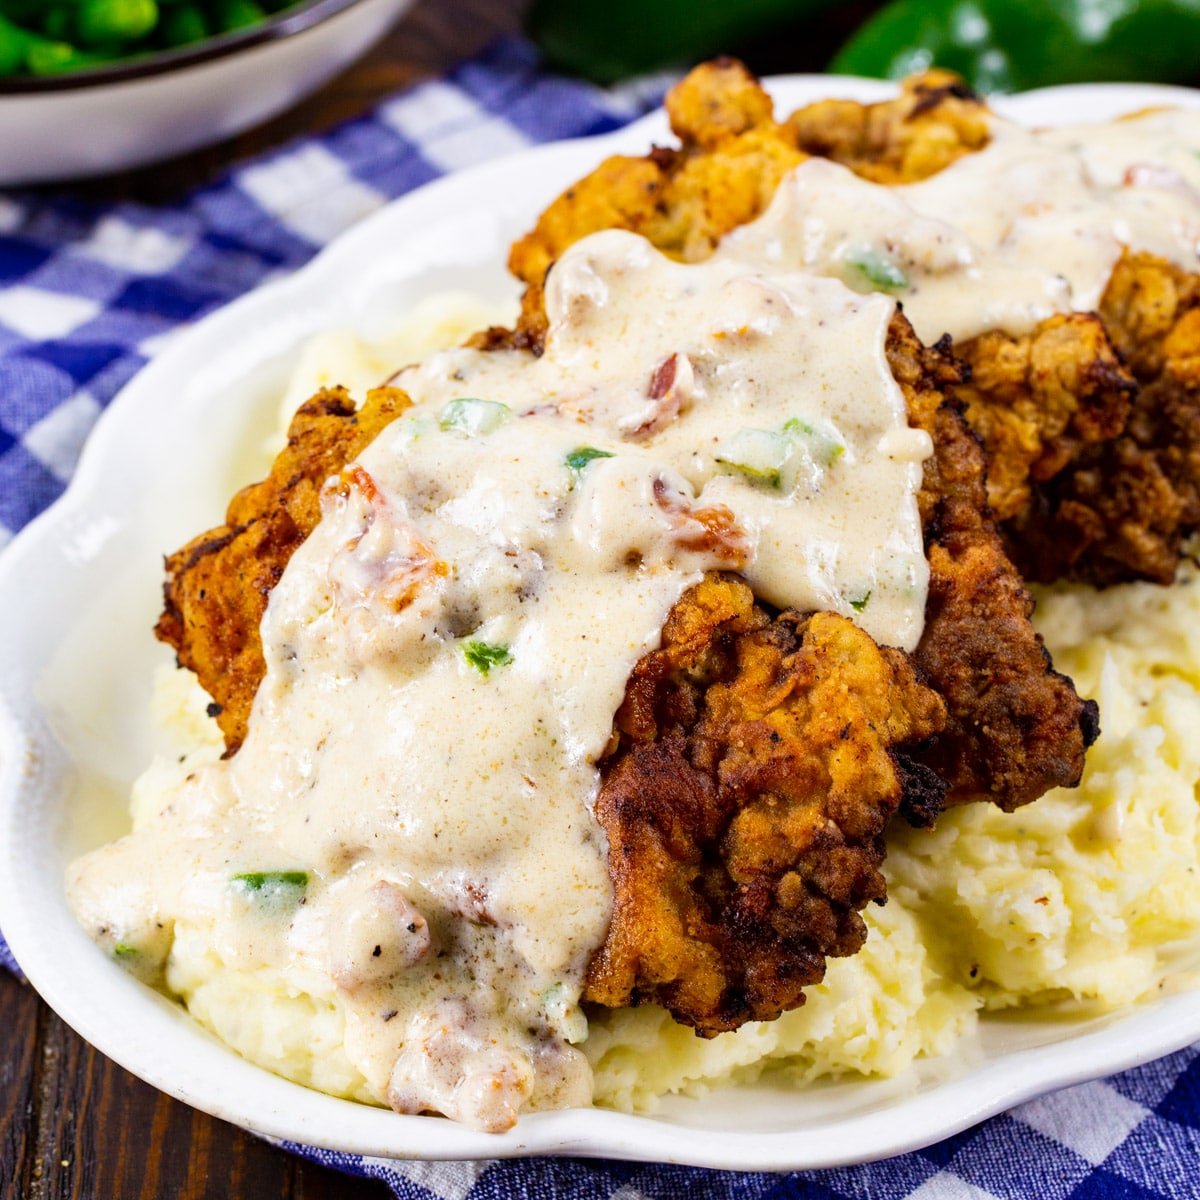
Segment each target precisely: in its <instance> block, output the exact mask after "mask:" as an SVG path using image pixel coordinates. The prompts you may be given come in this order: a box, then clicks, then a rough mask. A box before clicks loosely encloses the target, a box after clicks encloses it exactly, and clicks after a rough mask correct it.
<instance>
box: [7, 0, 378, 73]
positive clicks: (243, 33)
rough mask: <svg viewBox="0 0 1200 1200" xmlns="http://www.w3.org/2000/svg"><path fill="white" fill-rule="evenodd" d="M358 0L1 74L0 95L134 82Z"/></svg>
mask: <svg viewBox="0 0 1200 1200" xmlns="http://www.w3.org/2000/svg"><path fill="white" fill-rule="evenodd" d="M359 3H361V0H300V3H298V4H295V5H293V6H292V7H291V8H287V9H284V10H283V11H281V12H277V13H272V14H271V15H269V16H268V17H267V19H266V20H265V21H260V22H259V23H258V24H256V25H251V26H250V27H249V28H247V29H238V30H234V31H233V32H230V33H219V34H216V35H214V36H213V37H207V38H204V39H203V40H202V41H199V42H195V43H193V44H192V45H190V46H181V47H179V48H178V49H175V50H159V51H155V52H154V53H151V54H148V55H146V56H144V57H141V58H132V59H125V60H122V61H120V62H116V63H114V64H112V65H111V66H103V67H93V68H91V69H90V70H84V71H71V72H69V73H67V74H64V75H39V76H14V77H13V78H10V79H0V97H4V96H42V95H49V94H52V93H55V92H72V91H80V90H84V89H87V88H93V87H97V88H98V87H106V86H108V85H110V84H118V83H134V82H136V81H138V80H141V79H149V78H151V77H152V76H155V75H163V74H166V73H167V72H169V71H175V70H183V69H186V68H188V67H196V66H200V65H202V64H204V63H209V62H214V61H216V60H218V59H222V58H228V57H229V56H230V55H232V54H237V53H238V52H240V51H242V50H249V49H251V48H252V47H254V46H264V45H267V44H269V43H271V42H279V41H283V40H284V39H285V38H289V37H294V36H295V35H296V34H299V33H304V32H306V31H307V30H309V29H312V28H314V27H315V26H317V25H320V24H321V23H322V22H324V21H327V20H329V19H331V18H332V17H335V16H337V15H338V14H339V13H342V12H345V11H346V10H347V9H349V8H353V7H354V6H355V5H356V4H359Z"/></svg>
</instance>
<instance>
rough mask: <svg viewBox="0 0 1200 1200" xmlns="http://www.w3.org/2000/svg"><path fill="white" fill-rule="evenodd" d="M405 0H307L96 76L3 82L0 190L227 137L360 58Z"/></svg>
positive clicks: (146, 159) (129, 163)
mask: <svg viewBox="0 0 1200 1200" xmlns="http://www.w3.org/2000/svg"><path fill="white" fill-rule="evenodd" d="M411 5H412V0H309V2H308V3H306V4H301V5H299V6H297V7H296V8H294V9H289V10H287V11H285V12H282V13H279V14H278V15H277V16H275V17H272V18H270V19H269V20H267V21H265V22H264V23H263V24H261V25H258V26H255V27H254V28H251V29H247V30H243V31H241V32H239V33H233V34H228V35H225V36H222V37H215V38H210V39H208V40H207V41H204V42H200V43H198V44H197V45H195V46H192V47H187V48H184V49H180V50H173V51H167V52H164V53H162V54H155V55H153V56H151V57H149V58H145V59H138V60H133V61H130V62H127V63H117V64H114V65H113V66H110V67H103V68H100V69H98V70H93V71H83V72H78V73H75V74H70V75H61V76H52V77H47V78H38V79H32V78H30V79H26V78H18V79H0V185H11V184H19V183H42V182H45V181H47V180H55V179H69V178H76V177H80V176H87V175H104V174H108V173H110V172H112V171H121V170H125V169H126V168H128V167H136V166H141V165H143V164H145V163H152V162H157V161H158V160H160V159H163V158H168V157H170V156H171V155H175V154H183V153H184V152H186V151H188V150H195V149H196V148H197V147H199V146H207V145H209V144H210V143H212V142H219V141H221V140H222V139H223V138H227V137H232V136H233V135H234V134H236V133H240V132H241V131H242V130H243V129H248V128H250V126H252V125H257V124H259V123H260V122H262V121H265V120H267V118H269V117H273V116H275V114H276V113H278V112H281V111H282V110H283V109H285V108H287V107H288V106H289V105H291V104H294V103H295V102H296V101H297V100H299V99H300V98H301V97H302V96H307V95H308V94H309V93H310V92H313V91H315V90H316V89H317V88H318V87H320V86H321V84H323V83H324V82H325V81H326V80H328V79H331V78H332V77H333V76H334V75H336V74H337V72H338V71H340V70H341V69H342V68H343V67H345V66H347V65H348V64H349V63H351V62H353V61H354V60H355V59H356V58H358V57H359V56H360V55H362V54H364V53H365V52H366V51H367V49H368V48H369V47H371V46H372V45H373V44H374V43H375V42H376V41H378V40H379V38H380V37H382V36H383V34H384V33H385V32H386V31H387V29H389V28H390V27H391V25H392V24H394V23H395V21H396V20H398V19H399V17H400V16H401V14H402V13H404V12H405V11H406V10H407V9H408V8H410V7H411Z"/></svg>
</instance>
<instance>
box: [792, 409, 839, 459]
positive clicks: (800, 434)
mask: <svg viewBox="0 0 1200 1200" xmlns="http://www.w3.org/2000/svg"><path fill="white" fill-rule="evenodd" d="M783 432H784V433H786V434H790V435H791V436H792V437H797V438H803V439H804V441H805V442H807V443H808V449H809V452H810V453H811V454H812V456H813V461H814V462H817V463H820V464H821V466H823V467H832V466H833V465H834V463H836V462H837V460H838V459H839V458H841V457H842V455H843V454H845V453H846V447H845V446H843V445H842V443H841V442H839V441H838V439H837V436H836V434H835V433H834V432H833V431H832V430H831V429H829V428H818V427H817V426H816V425H813V424H812V423H811V422H809V421H805V420H804V419H803V418H801V417H793V418H792V419H791V420H790V421H788V423H787V424H786V425H784V427H783Z"/></svg>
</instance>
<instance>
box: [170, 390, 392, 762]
mask: <svg viewBox="0 0 1200 1200" xmlns="http://www.w3.org/2000/svg"><path fill="white" fill-rule="evenodd" d="M408 405H409V400H408V397H407V396H405V395H404V393H403V392H401V391H399V390H398V389H396V388H377V389H375V390H374V391H372V392H370V393H368V395H367V398H366V400H365V401H364V403H363V405H362V407H361V408H356V406H355V404H354V402H353V401H352V400H351V399H350V395H349V393H348V392H346V391H345V389H343V388H332V389H326V390H323V391H321V392H319V393H318V394H317V395H316V396H314V397H313V398H312V399H311V400H309V401H308V402H307V403H306V404H304V405H303V406H302V407H301V408H300V409H299V411H298V412H297V413H296V415H295V417H294V418H293V419H292V423H291V427H290V428H289V430H288V442H287V445H286V447H285V448H284V449H283V450H282V451H281V452H280V453H279V455H278V456H277V457H276V459H275V461H274V463H273V464H272V466H271V470H270V473H269V474H268V476H267V477H266V478H265V479H264V480H262V481H260V482H259V483H254V484H251V485H250V486H249V487H246V488H243V489H242V490H241V491H240V492H238V494H237V495H236V496H234V498H233V499H232V500H231V501H230V504H229V508H228V511H227V513H226V519H225V523H224V524H223V525H220V526H218V527H217V528H215V529H210V530H209V531H208V532H207V533H203V534H201V535H200V536H199V537H197V538H193V539H192V541H190V542H189V543H188V544H187V545H186V546H184V547H183V548H182V549H180V550H177V551H175V553H174V554H171V555H169V556H168V557H167V559H166V574H167V577H166V581H165V582H164V584H163V612H162V615H161V616H160V617H159V619H158V623H157V625H156V626H155V628H154V633H155V636H156V637H157V638H158V639H159V641H162V642H166V643H167V644H168V645H170V646H171V647H173V648H174V650H175V655H176V659H177V661H178V663H179V665H180V666H181V667H187V668H188V669H189V670H191V671H194V672H195V674H196V676H197V678H198V679H199V681H200V684H201V686H202V687H203V688H204V690H205V691H206V692H208V694H209V695H210V696H211V697H212V698H213V703H212V704H210V705H209V714H210V715H211V716H213V717H215V718H216V720H217V724H218V725H219V726H220V728H221V732H222V734H223V735H224V737H225V746H226V754H232V753H234V751H236V750H237V748H238V747H239V746H240V745H241V744H242V741H243V740H244V739H245V736H246V726H247V722H248V721H249V717H250V709H251V706H252V705H253V703H254V696H255V693H256V692H257V691H258V685H259V683H260V682H261V680H262V676H263V673H264V671H265V669H266V668H265V663H264V661H263V653H262V639H261V637H260V634H259V626H260V624H261V623H262V618H263V614H264V613H265V612H266V609H267V601H268V599H269V597H270V594H271V590H272V589H273V588H274V586H275V585H276V583H278V582H279V579H280V576H282V574H283V570H284V567H286V566H287V563H288V560H289V559H290V558H291V556H292V554H293V553H294V552H295V550H296V548H297V547H298V546H299V545H300V544H301V542H303V541H304V539H305V538H306V537H307V536H308V534H309V533H310V532H311V531H312V529H313V527H314V526H315V525H316V524H317V522H318V520H319V519H320V491H321V487H322V485H323V484H324V482H325V480H326V479H327V478H328V477H329V476H331V475H335V474H336V473H337V472H338V471H340V470H341V468H342V467H343V466H344V465H345V464H346V463H347V462H349V461H350V460H352V459H353V458H354V457H355V456H356V455H357V454H358V453H359V452H360V451H361V450H362V449H364V448H365V447H366V445H367V444H368V443H369V442H370V441H371V440H372V439H373V438H374V437H375V435H376V434H377V433H378V432H379V431H380V430H381V429H382V428H383V427H384V426H385V425H387V424H389V423H390V422H391V421H392V420H394V419H395V418H396V417H397V416H399V415H400V413H401V412H403V411H404V409H406V408H407V407H408Z"/></svg>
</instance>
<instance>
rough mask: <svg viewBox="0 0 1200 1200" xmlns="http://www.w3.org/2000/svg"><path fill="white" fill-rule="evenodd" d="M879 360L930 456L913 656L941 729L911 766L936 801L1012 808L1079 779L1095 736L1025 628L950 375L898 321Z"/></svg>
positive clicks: (1023, 592) (1090, 716) (1083, 706)
mask: <svg viewBox="0 0 1200 1200" xmlns="http://www.w3.org/2000/svg"><path fill="white" fill-rule="evenodd" d="M887 354H888V363H889V365H890V366H891V369H892V374H893V376H894V377H895V378H896V380H897V382H898V383H899V384H900V386H901V388H902V389H903V390H904V394H905V400H906V402H907V406H908V414H909V420H910V422H911V423H912V424H913V425H915V426H916V427H917V428H919V429H923V430H925V432H926V433H928V434H929V435H930V438H931V439H932V441H933V447H934V452H933V457H932V458H931V459H929V460H927V461H926V463H925V470H924V474H923V478H922V484H921V492H920V496H919V503H920V509H921V521H922V524H923V526H924V529H925V550H926V554H927V555H928V557H929V598H928V601H927V603H926V606H925V629H924V632H923V633H922V636H921V641H920V643H919V644H918V646H917V648H916V651H915V652H914V654H913V659H914V661H915V662H916V664H917V667H918V668H919V669H920V671H921V672H922V675H923V678H924V679H925V680H926V681H927V682H928V683H929V685H930V686H931V687H932V688H933V689H934V691H936V692H937V693H938V694H939V695H940V696H941V697H942V699H943V700H944V701H945V704H946V709H947V721H946V727H945V729H944V730H943V731H942V732H941V733H940V734H938V736H937V737H935V738H934V739H933V740H932V741H931V743H930V744H929V745H928V746H927V747H925V748H923V749H922V750H921V751H919V752H918V753H917V754H916V755H915V757H916V758H917V759H918V761H920V762H921V763H923V764H924V765H925V766H927V767H929V768H931V769H932V770H934V771H935V772H936V773H937V774H938V775H939V776H940V777H941V778H942V779H943V780H944V781H945V782H946V783H947V785H948V787H949V791H948V794H947V802H948V803H950V804H962V803H966V802H968V801H973V800H990V801H992V802H993V803H995V804H997V805H999V806H1000V807H1001V808H1003V809H1005V810H1006V811H1007V810H1012V809H1014V808H1017V807H1019V806H1020V805H1022V804H1028V803H1029V802H1030V801H1033V800H1036V799H1037V798H1038V797H1039V796H1042V795H1044V794H1045V793H1046V792H1047V791H1049V790H1050V789H1051V788H1053V787H1073V786H1075V785H1076V784H1077V783H1078V782H1079V779H1080V777H1081V775H1082V773H1083V762H1084V756H1085V753H1086V751H1087V748H1088V746H1090V745H1091V744H1092V742H1094V741H1095V739H1096V736H1097V735H1098V733H1099V723H1098V716H1097V710H1096V705H1095V703H1094V702H1092V701H1083V700H1081V699H1080V698H1079V695H1078V694H1077V693H1076V691H1075V687H1074V685H1073V684H1072V683H1071V681H1070V680H1069V679H1068V678H1067V677H1066V676H1064V675H1060V674H1059V673H1058V672H1057V671H1055V670H1054V668H1053V664H1052V663H1051V661H1050V656H1049V654H1047V652H1046V649H1045V647H1044V645H1043V644H1042V639H1041V637H1040V636H1039V635H1038V634H1037V632H1036V631H1035V630H1034V628H1033V624H1032V622H1031V621H1030V617H1031V615H1032V613H1033V607H1034V604H1033V598H1032V596H1030V594H1029V591H1028V589H1027V588H1026V587H1025V585H1024V583H1023V582H1022V579H1021V576H1020V574H1019V573H1018V571H1017V569H1016V567H1015V566H1014V565H1013V563H1012V561H1011V560H1010V559H1009V557H1008V555H1007V554H1006V553H1005V550H1004V546H1003V543H1002V542H1001V539H1000V534H999V532H998V531H997V529H996V525H995V522H994V521H993V520H992V517H991V514H990V513H989V511H988V507H987V497H986V494H985V485H984V459H983V451H982V448H981V447H980V444H979V441H978V439H977V438H976V437H975V436H974V434H973V433H972V432H971V430H970V428H969V427H968V425H967V423H966V421H965V420H964V418H963V415H962V412H961V409H960V407H959V405H958V404H957V403H955V402H952V401H950V400H948V399H947V398H946V393H947V390H948V389H951V388H953V387H954V385H955V384H956V383H957V382H958V380H959V378H960V374H959V371H958V368H957V366H956V365H955V363H954V362H953V360H952V359H949V358H948V357H947V356H946V355H945V354H944V353H942V352H941V351H939V350H937V349H931V348H929V347H926V346H923V345H922V344H921V343H920V341H919V340H918V339H917V337H916V335H915V334H914V333H913V331H912V326H911V325H909V323H908V321H907V320H906V319H905V318H904V317H903V316H902V315H900V314H897V315H896V317H895V318H893V321H892V327H891V330H890V331H889V337H888V343H887Z"/></svg>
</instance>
